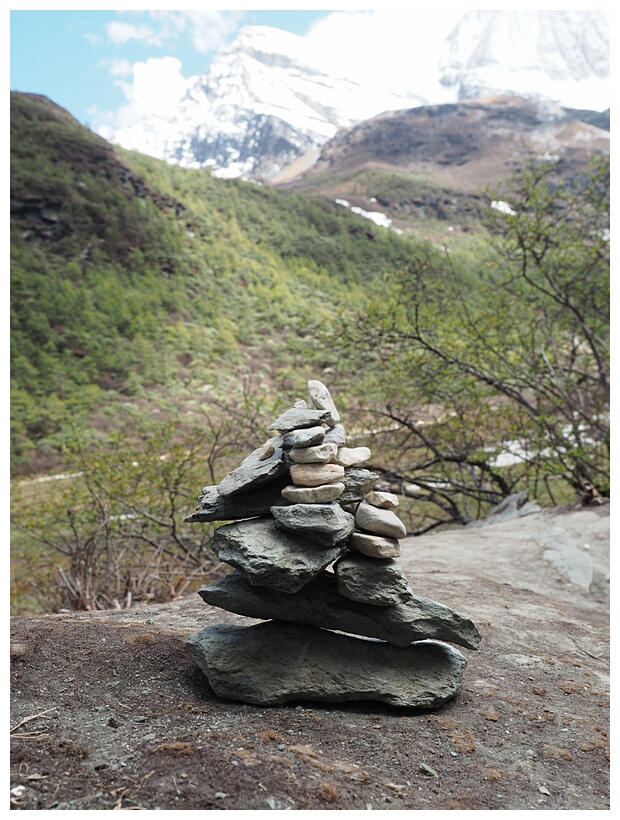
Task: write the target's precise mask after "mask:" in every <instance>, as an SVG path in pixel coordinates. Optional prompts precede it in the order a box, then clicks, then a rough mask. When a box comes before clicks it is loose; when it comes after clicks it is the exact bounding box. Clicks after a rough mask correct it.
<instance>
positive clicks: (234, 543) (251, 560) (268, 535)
mask: <svg viewBox="0 0 620 820" xmlns="http://www.w3.org/2000/svg"><path fill="white" fill-rule="evenodd" d="M211 548H212V549H213V551H214V552H215V554H216V555H217V556H218V558H219V559H220V561H224V562H225V563H227V564H230V565H231V566H233V567H235V568H236V569H240V570H242V571H243V573H244V575H245V576H246V578H247V581H246V583H247V585H248V587H250V585H254V584H259V585H261V586H263V585H266V586H268V587H271V588H272V589H273V590H279V591H281V592H284V593H291V592H297V591H298V590H300V589H301V588H302V587H303V586H304V585H305V584H307V583H308V582H309V581H311V580H312V579H313V578H314V577H315V576H316V575H318V574H319V573H320V572H321V570H323V569H324V568H325V567H326V566H327V565H328V564H331V562H332V561H335V560H336V558H339V557H340V556H341V555H342V553H343V552H344V551H345V549H346V543H341V544H337V545H336V546H333V547H324V546H322V545H320V544H316V543H314V542H312V541H311V540H309V539H308V538H303V537H302V536H301V535H298V534H297V533H294V532H290V531H289V530H285V529H282V528H281V527H279V526H278V524H277V523H276V521H275V520H274V519H273V518H251V519H248V520H247V521H237V522H236V523H234V524H226V525H225V526H223V527H220V528H219V529H218V530H216V532H215V535H214V537H213V542H212V544H211ZM274 594H275V593H274Z"/></svg>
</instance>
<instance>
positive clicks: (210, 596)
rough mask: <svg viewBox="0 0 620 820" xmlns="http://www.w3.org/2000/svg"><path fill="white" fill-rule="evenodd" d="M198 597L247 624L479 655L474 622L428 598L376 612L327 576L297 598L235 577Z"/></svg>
mask: <svg viewBox="0 0 620 820" xmlns="http://www.w3.org/2000/svg"><path fill="white" fill-rule="evenodd" d="M198 594H199V595H200V597H201V598H202V599H203V601H205V602H206V603H208V604H212V605H213V606H219V607H221V608H222V609H227V610H228V611H229V612H236V613H237V614H238V615H245V616H247V617H248V618H261V619H263V620H267V619H272V618H273V619H278V620H282V621H294V622H296V623H300V624H306V625H307V626H318V627H322V628H324V629H337V630H339V631H341V632H351V633H352V634H354V635H367V636H368V637H370V638H379V639H381V640H383V641H388V643H391V644H393V645H394V646H409V644H410V643H411V642H412V641H420V640H424V639H425V638H433V639H435V640H440V641H450V642H451V643H456V644H459V645H460V646H466V647H467V648H468V649H477V648H478V646H479V644H480V634H479V633H478V630H477V629H476V627H475V626H474V624H473V623H472V622H471V621H470V620H469V618H465V617H463V615H459V614H458V613H457V612H455V611H454V610H452V609H450V608H449V607H447V606H443V604H438V603H436V602H435V601H430V600H429V599H428V598H420V597H418V596H416V595H414V596H413V597H412V598H411V600H409V601H406V602H405V603H401V604H398V605H396V606H373V604H365V603H361V602H360V601H351V600H350V599H349V598H344V597H343V596H342V595H339V594H338V590H337V586H336V577H335V576H334V574H333V573H331V572H322V573H321V574H320V575H319V576H318V577H317V578H315V579H314V580H313V581H310V583H308V584H306V585H305V586H304V588H303V589H302V590H300V591H299V592H296V593H295V594H294V595H287V594H284V593H281V592H276V591H275V590H274V589H270V588H268V587H264V586H251V585H250V584H249V583H248V581H247V580H246V579H245V578H244V577H243V576H242V575H241V573H238V572H233V573H231V574H230V575H227V576H226V577H225V578H220V579H219V580H218V581H215V582H214V583H212V584H210V585H209V586H204V587H201V588H200V589H199V590H198Z"/></svg>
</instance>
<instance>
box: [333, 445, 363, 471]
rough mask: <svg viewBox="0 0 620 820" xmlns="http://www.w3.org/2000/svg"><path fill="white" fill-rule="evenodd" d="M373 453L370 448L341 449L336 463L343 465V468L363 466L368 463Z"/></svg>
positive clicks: (335, 460)
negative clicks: (365, 462) (356, 465)
mask: <svg viewBox="0 0 620 820" xmlns="http://www.w3.org/2000/svg"><path fill="white" fill-rule="evenodd" d="M370 456H371V453H370V449H369V448H368V447H339V448H338V453H337V455H336V458H335V459H334V462H335V463H336V464H342V466H343V467H353V466H354V465H355V464H363V462H364V461H368V459H369V458H370Z"/></svg>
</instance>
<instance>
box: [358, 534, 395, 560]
mask: <svg viewBox="0 0 620 820" xmlns="http://www.w3.org/2000/svg"><path fill="white" fill-rule="evenodd" d="M349 549H351V550H355V551H356V552H361V553H362V554H363V555H368V556H369V557H371V558H398V556H399V555H400V541H398V540H397V539H396V538H385V537H384V536H383V535H370V534H369V533H366V532H354V533H353V534H352V535H351V538H350V539H349Z"/></svg>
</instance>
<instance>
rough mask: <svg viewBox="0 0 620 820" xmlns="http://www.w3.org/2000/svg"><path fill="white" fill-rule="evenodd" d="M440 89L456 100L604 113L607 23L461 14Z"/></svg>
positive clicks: (568, 16) (582, 17)
mask: <svg viewBox="0 0 620 820" xmlns="http://www.w3.org/2000/svg"><path fill="white" fill-rule="evenodd" d="M448 43H449V46H450V52H449V57H448V59H447V61H446V62H445V63H444V64H443V65H442V66H441V76H440V82H441V83H442V85H444V86H452V87H453V88H455V90H456V91H457V94H458V99H459V100H465V99H472V98H476V97H483V96H486V95H489V94H512V95H517V96H521V97H539V98H541V97H542V98H548V99H549V100H553V101H555V102H558V103H559V104H560V105H563V106H565V107H569V108H585V109H591V110H597V111H600V110H603V109H605V108H608V107H609V99H608V93H609V23H608V20H607V16H606V14H605V12H603V11H532V10H526V11H524V10H522V11H468V12H466V13H465V14H464V15H463V17H462V18H461V20H460V22H459V23H458V25H457V26H456V27H455V28H454V30H453V31H452V32H451V34H450V35H449V37H448Z"/></svg>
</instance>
